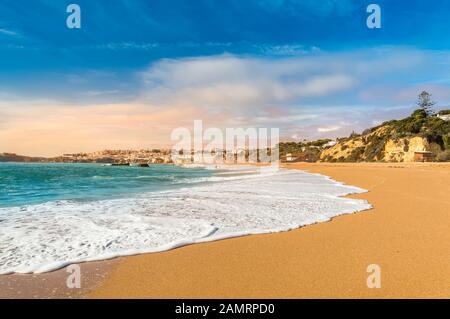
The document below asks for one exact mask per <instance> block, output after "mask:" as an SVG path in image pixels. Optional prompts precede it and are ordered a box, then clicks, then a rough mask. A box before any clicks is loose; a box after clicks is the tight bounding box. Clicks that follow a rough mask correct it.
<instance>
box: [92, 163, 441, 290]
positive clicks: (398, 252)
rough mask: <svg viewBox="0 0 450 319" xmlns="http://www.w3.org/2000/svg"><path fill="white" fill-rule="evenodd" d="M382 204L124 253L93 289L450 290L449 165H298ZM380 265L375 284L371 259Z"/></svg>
mask: <svg viewBox="0 0 450 319" xmlns="http://www.w3.org/2000/svg"><path fill="white" fill-rule="evenodd" d="M287 167H288V168H298V169H304V170H308V171H310V172H315V173H321V174H325V175H328V176H330V177H332V178H334V179H335V180H338V181H342V182H345V183H347V184H351V185H355V186H359V187H362V188H365V189H368V190H369V192H368V193H364V194H359V195H352V196H351V197H354V198H363V199H367V200H368V201H369V202H370V203H371V204H372V205H373V206H374V209H372V210H368V211H365V212H360V213H356V214H351V215H343V216H339V217H336V218H334V219H333V220H331V221H330V222H325V223H319V224H314V225H310V226H306V227H303V228H300V229H297V230H293V231H289V232H283V233H276V234H266V235H252V236H246V237H240V238H232V239H226V240H221V241H216V242H209V243H202V244H196V245H190V246H186V247H182V248H178V249H175V250H171V251H167V252H162V253H154V254H145V255H139V256H131V257H126V258H122V259H121V260H120V261H119V262H118V263H117V264H115V266H114V267H113V269H112V270H111V272H110V273H109V274H108V275H107V276H106V279H105V280H104V282H103V283H102V284H101V285H100V286H99V287H98V288H97V289H96V290H95V291H93V292H91V293H90V294H89V295H87V297H97V298H102V297H106V298H109V297H114V298H116V297H119V298H127V297H135V298H304V297H307V298H309V297H333V298H348V297H369V298H370V297H376V298H378V297H381V298H389V297H447V298H449V297H450V196H449V193H450V184H449V182H450V165H449V164H448V163H447V164H432V163H430V164H428V163H417V164H409V165H408V164H368V163H364V164H305V163H301V164H290V165H287ZM370 264H377V265H379V266H380V267H381V288H379V289H377V288H373V289H369V288H368V287H367V284H366V280H367V276H368V275H369V274H368V273H367V266H368V265H370Z"/></svg>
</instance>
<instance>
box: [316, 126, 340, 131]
mask: <svg viewBox="0 0 450 319" xmlns="http://www.w3.org/2000/svg"><path fill="white" fill-rule="evenodd" d="M341 128H342V126H338V125H335V126H327V127H319V128H317V132H319V133H327V132H333V131H337V130H339V129H341Z"/></svg>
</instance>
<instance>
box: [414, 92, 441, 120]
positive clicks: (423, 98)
mask: <svg viewBox="0 0 450 319" xmlns="http://www.w3.org/2000/svg"><path fill="white" fill-rule="evenodd" d="M435 104H436V102H434V101H432V100H431V94H430V93H428V92H427V91H422V93H420V94H419V98H418V100H417V106H419V108H420V109H421V110H423V111H424V112H425V114H426V115H427V116H430V115H432V114H433V105H435Z"/></svg>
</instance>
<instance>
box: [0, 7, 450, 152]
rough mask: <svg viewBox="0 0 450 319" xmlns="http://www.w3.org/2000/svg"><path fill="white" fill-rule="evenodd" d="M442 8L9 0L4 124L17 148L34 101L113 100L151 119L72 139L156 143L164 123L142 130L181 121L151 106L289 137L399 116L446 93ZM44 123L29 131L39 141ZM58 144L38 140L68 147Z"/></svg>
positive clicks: (1, 51)
mask: <svg viewBox="0 0 450 319" xmlns="http://www.w3.org/2000/svg"><path fill="white" fill-rule="evenodd" d="M70 3H76V4H78V5H80V7H81V23H82V28H81V29H79V30H77V29H68V28H67V27H66V18H67V16H68V13H66V7H67V5H68V4H70ZM370 3H377V4H379V5H380V7H381V9H382V28H381V29H368V28H367V26H366V18H367V16H368V13H366V7H367V5H368V4H370ZM449 12H450V2H449V1H445V0H436V1H432V2H429V1H425V0H420V1H419V0H412V1H407V2H406V1H396V0H384V1H375V0H372V1H357V0H340V1H334V0H322V1H314V0H246V1H242V0H227V1H225V0H221V1H219V0H216V1H213V0H197V1H192V0H191V1H188V0H185V1H181V0H177V1H175V0H169V1H162V0H161V1H159V0H152V1H148V0H115V1H103V0H98V1H86V0H72V1H66V0H33V1H18V0H3V1H2V2H1V3H0V70H1V72H0V115H1V116H2V118H0V135H2V133H3V136H2V139H5V138H8V139H9V140H11V139H13V140H14V144H17V143H21V144H22V145H24V148H25V147H26V145H27V143H25V142H27V141H23V140H21V139H20V138H19V137H14V136H19V135H20V134H18V130H19V129H18V128H19V127H21V128H23V127H24V125H25V124H28V125H29V122H27V119H26V115H24V114H30V110H31V111H33V112H38V111H40V110H42V109H41V108H42V107H44V106H45V107H47V108H50V109H52V110H53V109H54V110H58V112H63V111H64V112H69V113H70V112H71V111H74V110H75V111H76V110H82V111H83V112H89V111H88V110H89V109H92V110H93V111H92V112H93V113H94V114H98V113H96V112H97V111H98V108H99V107H104V108H107V105H110V107H111V108H112V109H114V112H116V113H117V114H116V113H114V114H116V116H117V117H121V116H122V117H123V116H125V115H124V114H128V115H129V114H130V113H129V112H132V113H133V116H136V118H139V117H141V118H143V119H147V120H146V121H147V122H144V120H143V121H142V123H140V125H143V127H146V128H147V130H144V129H143V130H142V133H140V132H139V131H136V132H134V133H133V134H131V135H130V139H129V140H124V141H122V142H120V143H117V142H116V141H110V142H108V141H107V139H105V141H104V142H102V143H103V144H89V143H84V144H83V143H82V142H83V141H87V140H89V136H90V135H89V134H88V133H86V137H85V140H82V139H80V142H79V143H74V147H73V148H76V147H83V146H84V145H86V149H89V150H91V149H94V148H97V147H107V146H109V144H108V143H110V144H112V146H117V147H122V146H124V145H125V144H126V143H130V140H133V141H142V142H136V144H135V146H136V147H138V146H141V145H143V146H145V145H148V144H150V143H157V142H158V141H159V140H162V139H164V138H163V133H161V136H160V137H159V138H158V139H156V140H149V141H146V140H145V138H144V137H143V136H145V135H146V134H147V133H144V132H148V130H150V129H151V128H153V129H157V128H159V129H160V130H161V131H162V130H163V128H161V127H164V128H166V129H168V128H170V126H171V125H175V124H174V123H173V122H172V121H171V120H167V119H166V118H162V117H156V118H155V113H158V114H164V113H168V114H172V113H170V111H172V110H176V109H179V110H181V111H180V112H178V113H181V114H185V116H184V118H186V119H189V120H193V118H191V116H192V117H195V116H197V115H198V113H200V114H204V115H205V117H206V118H207V119H212V118H213V117H217V116H221V117H222V118H223V119H224V123H225V122H226V123H227V125H233V123H235V125H237V124H239V125H266V126H267V125H278V126H282V127H283V130H284V134H285V135H286V136H288V137H291V138H318V137H323V136H325V135H327V136H330V137H332V135H335V136H338V135H341V134H347V133H348V131H351V130H352V129H363V128H364V127H367V126H370V125H373V124H375V123H378V122H379V121H382V120H385V119H388V118H390V117H393V116H400V115H405V114H407V113H408V112H409V111H410V109H411V108H412V106H413V104H414V101H415V97H416V95H417V94H418V93H419V90H421V89H428V90H430V91H431V93H433V95H434V97H435V99H436V100H438V101H439V103H440V105H448V104H450V72H449V70H450V55H449V50H450V22H449V19H448V14H449ZM227 92H228V93H227ZM119 105H122V106H121V107H119ZM181 105H182V107H181ZM129 108H131V109H133V111H129ZM137 108H138V109H137ZM194 109H196V110H197V111H195V110H194ZM121 110H122V111H121ZM198 110H200V111H198ZM121 112H122V113H121ZM41 113H42V112H41ZM41 113H40V114H41ZM112 113H113V112H112ZM148 113H151V114H152V116H153V117H149V116H147V115H148ZM175 113H177V112H175ZM86 114H89V113H86ZM71 116H72V117H73V116H75V115H71ZM85 116H86V115H85ZM167 116H168V117H169V116H170V115H167ZM93 117H94V116H93ZM325 118H326V120H328V121H326V120H325ZM269 119H270V121H269ZM41 121H42V123H49V121H50V123H54V122H51V121H58V119H55V118H53V119H49V118H48V117H43V118H42V119H41ZM75 121H81V120H80V119H75ZM136 121H138V120H136ZM152 121H153V122H152ZM119 122H120V121H119ZM213 122H214V121H212V120H211V123H213ZM133 123H134V122H133ZM149 123H150V124H149ZM80 125H81V124H80ZM90 125H91V126H89V127H86V126H84V129H85V130H86V131H89V130H91V131H93V126H95V131H96V133H97V134H99V132H98V130H99V128H104V130H103V131H102V133H103V134H106V133H108V134H110V135H111V130H114V128H115V129H117V130H122V131H123V130H124V129H127V126H126V125H124V126H123V125H121V124H120V123H117V122H114V123H113V122H111V123H105V122H101V123H99V122H97V121H93V122H92V123H91V124H90ZM133 125H134V124H133ZM46 127H47V128H46ZM49 127H51V125H47V126H42V127H39V128H38V127H36V128H33V131H32V132H34V133H36V134H35V136H36V139H37V138H38V137H37V136H41V135H42V138H43V139H45V138H47V137H48V136H49V135H51V133H52V131H51V129H50V128H49ZM77 128H78V129H79V127H77ZM77 128H75V127H74V129H77ZM2 129H3V132H2ZM58 132H59V131H58V129H57V128H55V131H54V132H53V133H54V134H57V133H58ZM27 133H28V134H30V132H27ZM90 134H94V133H90ZM164 134H166V133H164ZM166 135H167V134H166ZM136 136H138V137H139V138H137V137H136ZM144 141H145V142H144ZM28 142H29V144H32V143H33V144H35V143H34V142H35V141H31V140H30V141H28ZM11 145H12V144H6V143H5V144H4V145H2V144H0V151H2V148H8V150H9V149H10V148H11ZM56 145H57V142H56V141H55V142H54V143H53V144H52V143H49V144H48V145H45V146H44V148H45V149H46V150H48V153H57V152H60V151H62V149H60V148H59V147H57V146H56ZM64 150H65V149H64ZM5 151H6V149H5ZM19 151H22V150H21V149H20V150H19ZM36 152H37V151H36ZM46 152H47V151H46Z"/></svg>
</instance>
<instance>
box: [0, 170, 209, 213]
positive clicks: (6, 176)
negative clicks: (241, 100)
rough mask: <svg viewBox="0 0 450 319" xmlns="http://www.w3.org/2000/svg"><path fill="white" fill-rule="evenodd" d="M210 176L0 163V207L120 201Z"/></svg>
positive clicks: (190, 172)
mask: <svg viewBox="0 0 450 319" xmlns="http://www.w3.org/2000/svg"><path fill="white" fill-rule="evenodd" d="M211 175H212V171H210V170H205V169H202V168H181V167H177V166H174V165H154V166H151V167H128V166H124V167H121V166H119V167H117V166H102V165H101V164H53V163H51V164H41V163H0V207H11V206H22V205H29V204H39V203H44V202H48V201H56V200H78V201H86V200H97V199H108V198H120V197H126V196H127V195H131V194H136V193H140V192H151V191H160V190H166V189H172V188H177V187H183V186H186V185H188V184H191V183H192V182H194V181H201V180H202V179H203V178H205V177H209V176H211Z"/></svg>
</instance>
